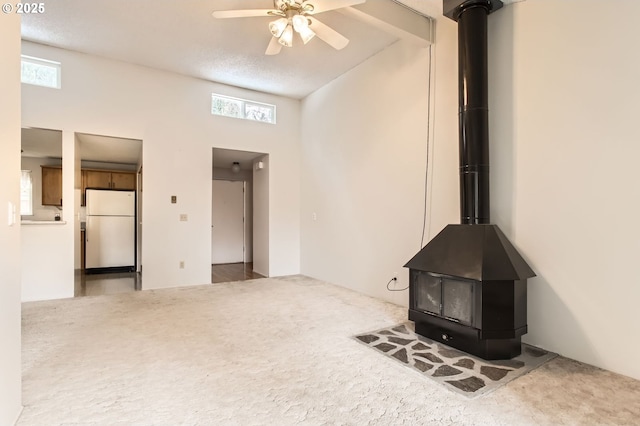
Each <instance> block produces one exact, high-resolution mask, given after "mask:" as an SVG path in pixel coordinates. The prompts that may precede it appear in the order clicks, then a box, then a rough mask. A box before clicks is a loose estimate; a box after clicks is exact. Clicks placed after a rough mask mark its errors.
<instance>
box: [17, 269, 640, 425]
mask: <svg viewBox="0 0 640 426" xmlns="http://www.w3.org/2000/svg"><path fill="white" fill-rule="evenodd" d="M406 315H407V314H406V309H405V308H403V307H399V306H396V305H392V304H389V303H385V302H382V301H379V300H376V299H372V298H369V297H366V296H362V295H360V294H357V293H355V292H352V291H349V290H346V289H342V288H340V287H336V286H332V285H329V284H326V283H323V282H320V281H317V280H313V279H310V278H306V277H303V276H292V277H284V278H269V279H262V280H255V281H245V282H241V283H232V284H214V285H204V286H198V287H187V288H178V289H168V290H158V291H142V292H136V293H129V294H114V295H108V296H96V297H84V298H78V299H67V300H60V301H49V302H32V303H25V304H24V305H23V403H24V405H25V407H24V411H23V413H22V416H21V418H20V420H19V422H18V425H21V426H26V425H47V426H53V425H294V424H305V425H326V424H331V425H333V424H341V425H365V424H370V425H401V424H406V425H424V424H438V425H439V424H445V425H448V424H455V425H558V424H561V425H593V424H598V425H605V424H610V425H624V424H627V425H632V424H638V418H640V382H638V381H635V380H632V379H629V378H625V377H623V376H619V375H616V374H613V373H610V372H607V371H603V370H600V369H597V368H594V367H590V366H587V365H584V364H581V363H578V362H576V361H572V360H569V359H566V358H562V357H557V358H555V359H553V360H552V361H549V362H547V363H545V364H544V365H542V366H541V367H539V368H537V369H535V370H533V371H532V372H530V373H529V374H526V375H524V376H522V377H519V378H517V379H516V380H513V381H511V382H509V383H507V384H506V385H504V386H502V387H501V388H499V389H497V390H496V391H494V392H492V393H490V394H487V395H483V396H481V397H478V398H474V399H468V398H467V397H465V396H463V395H459V394H457V393H454V392H452V391H450V390H448V389H447V388H445V387H444V386H442V385H441V384H439V383H437V382H434V381H433V380H431V379H430V378H428V377H424V376H423V375H422V374H420V373H419V372H416V371H415V370H412V369H410V368H407V367H406V366H404V365H402V363H399V362H397V361H395V360H393V359H391V358H389V357H385V356H381V355H380V353H378V352H377V351H375V350H372V349H370V348H368V347H366V346H365V345H363V344H361V343H359V342H358V341H356V340H355V339H354V338H353V336H354V335H359V334H363V333H367V332H369V331H371V330H379V329H382V328H385V327H390V326H393V325H396V324H398V323H401V322H405V321H406Z"/></svg>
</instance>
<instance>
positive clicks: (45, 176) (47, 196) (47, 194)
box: [41, 166, 62, 206]
mask: <svg viewBox="0 0 640 426" xmlns="http://www.w3.org/2000/svg"><path fill="white" fill-rule="evenodd" d="M41 168H42V205H43V206H62V168H61V167H48V166H41Z"/></svg>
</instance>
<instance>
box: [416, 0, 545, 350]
mask: <svg viewBox="0 0 640 426" xmlns="http://www.w3.org/2000/svg"><path fill="white" fill-rule="evenodd" d="M443 6H444V14H445V16H447V17H449V18H451V19H453V20H455V21H457V22H458V90H459V107H460V110H459V155H460V216H461V217H460V221H461V224H460V225H448V226H447V227H445V228H444V229H443V230H442V231H441V232H440V233H439V234H438V235H436V236H435V237H434V238H433V239H432V240H431V241H430V242H429V243H428V244H427V245H426V246H425V247H424V248H423V249H422V250H421V251H420V252H418V253H417V254H416V255H415V256H414V257H413V258H412V259H411V260H410V261H409V262H407V264H406V265H405V267H407V268H409V269H410V273H409V290H410V293H409V319H410V320H412V321H414V322H415V328H416V332H417V333H418V334H421V335H423V336H425V337H428V338H430V339H433V340H436V341H439V342H442V343H445V344H447V345H449V346H452V347H455V348H458V349H460V350H463V351H465V352H468V353H470V354H473V355H476V356H479V357H481V358H484V359H505V358H513V357H515V356H517V355H520V351H521V341H520V338H521V336H522V335H523V334H525V333H526V332H527V279H528V278H531V277H534V276H535V273H534V272H533V270H532V269H531V268H530V267H529V265H527V263H526V262H525V261H524V259H523V258H522V256H520V254H519V253H518V251H517V250H516V249H515V247H513V245H512V244H511V243H510V242H509V240H508V239H507V237H506V236H505V235H504V234H503V233H502V231H500V229H499V228H498V227H497V226H496V225H492V224H490V220H489V219H490V218H489V124H488V122H489V120H488V117H489V108H488V76H487V73H488V71H487V69H488V67H487V17H488V15H489V14H490V13H492V12H494V11H495V10H497V9H499V8H501V7H502V2H501V1H500V0H443Z"/></svg>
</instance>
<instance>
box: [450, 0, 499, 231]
mask: <svg viewBox="0 0 640 426" xmlns="http://www.w3.org/2000/svg"><path fill="white" fill-rule="evenodd" d="M501 7H502V2H501V1H500V0H445V1H444V10H445V15H446V16H448V17H449V18H451V19H453V20H455V21H457V22H458V97H459V99H458V102H459V103H458V105H459V135H460V136H459V144H460V146H459V155H460V223H462V224H465V225H480V224H488V223H490V214H489V209H490V202H489V99H488V97H489V96H488V84H489V83H488V61H487V16H488V15H489V14H490V13H491V12H493V11H495V10H497V9H499V8H501Z"/></svg>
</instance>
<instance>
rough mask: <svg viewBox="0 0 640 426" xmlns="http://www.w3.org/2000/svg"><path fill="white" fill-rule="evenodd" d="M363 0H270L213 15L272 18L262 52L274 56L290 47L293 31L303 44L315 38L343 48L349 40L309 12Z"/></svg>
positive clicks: (358, 2) (320, 11)
mask: <svg viewBox="0 0 640 426" xmlns="http://www.w3.org/2000/svg"><path fill="white" fill-rule="evenodd" d="M365 1H366V0H273V6H274V8H273V9H244V10H216V11H215V12H213V16H214V18H220V19H224V18H250V17H257V16H272V17H276V18H277V19H276V20H275V21H271V22H270V23H269V31H270V32H271V35H272V36H273V37H271V41H270V42H269V46H268V47H267V50H266V52H265V54H266V55H277V54H278V53H280V50H281V49H282V46H286V47H291V46H293V34H294V32H296V33H297V34H298V35H299V36H300V38H301V39H302V42H303V43H304V44H307V43H308V42H309V41H310V40H311V39H312V38H314V37H315V36H318V38H319V39H320V40H322V41H324V42H325V43H327V44H328V45H330V46H331V47H333V48H334V49H337V50H340V49H343V48H344V47H345V46H346V45H347V44H348V43H349V40H348V39H347V38H346V37H345V36H343V35H342V34H340V33H339V32H337V31H336V30H334V29H332V28H331V27H329V26H327V25H325V24H323V23H322V22H320V21H319V20H317V19H316V18H315V17H314V16H313V15H317V14H318V13H322V12H328V11H330V10H335V9H340V8H343V7H349V6H354V5H356V4H362V3H364V2H365Z"/></svg>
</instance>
